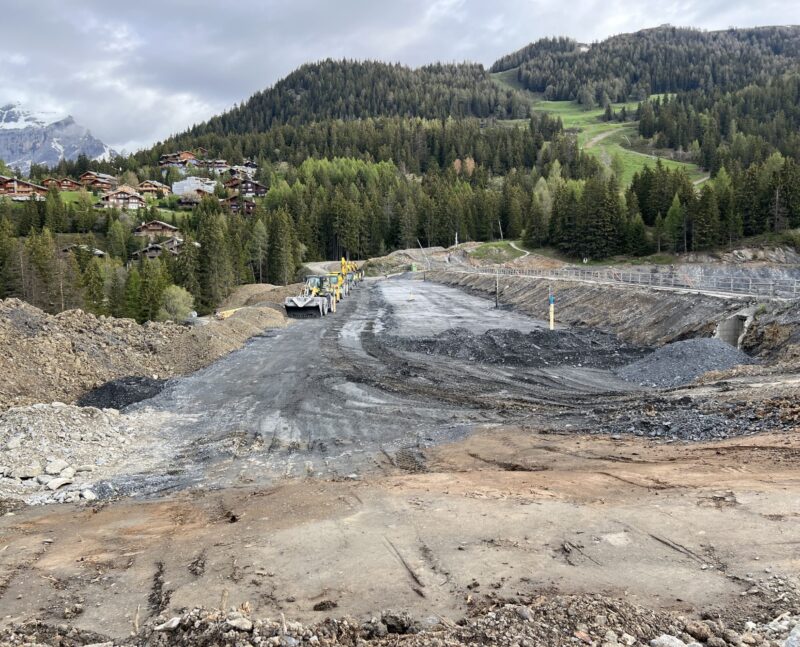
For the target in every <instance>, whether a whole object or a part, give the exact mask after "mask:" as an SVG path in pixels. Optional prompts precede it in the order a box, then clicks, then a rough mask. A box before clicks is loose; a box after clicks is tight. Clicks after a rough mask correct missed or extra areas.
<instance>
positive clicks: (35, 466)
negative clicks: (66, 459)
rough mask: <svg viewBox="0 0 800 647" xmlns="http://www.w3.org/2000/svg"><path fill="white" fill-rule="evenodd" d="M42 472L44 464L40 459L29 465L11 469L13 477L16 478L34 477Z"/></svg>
mask: <svg viewBox="0 0 800 647" xmlns="http://www.w3.org/2000/svg"><path fill="white" fill-rule="evenodd" d="M41 473H42V466H41V465H40V464H39V462H38V461H33V462H32V463H30V464H28V465H21V466H19V467H15V468H14V469H13V470H11V478H15V479H33V478H36V477H37V476H39V474H41Z"/></svg>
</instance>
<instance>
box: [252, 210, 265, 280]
mask: <svg viewBox="0 0 800 647" xmlns="http://www.w3.org/2000/svg"><path fill="white" fill-rule="evenodd" d="M268 244H269V237H268V236H267V226H266V225H265V224H264V221H263V220H262V219H261V218H259V219H258V220H256V221H255V224H254V225H253V231H252V234H251V235H250V262H251V263H252V265H253V275H254V276H255V279H256V280H257V281H258V282H259V283H263V282H264V269H265V265H266V261H267V245H268Z"/></svg>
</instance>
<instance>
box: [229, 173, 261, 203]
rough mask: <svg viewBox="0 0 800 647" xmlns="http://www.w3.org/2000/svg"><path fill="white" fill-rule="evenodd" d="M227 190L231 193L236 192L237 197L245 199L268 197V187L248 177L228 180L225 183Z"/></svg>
mask: <svg viewBox="0 0 800 647" xmlns="http://www.w3.org/2000/svg"><path fill="white" fill-rule="evenodd" d="M225 188H226V189H228V190H230V191H235V192H236V194H237V195H240V196H242V197H243V198H253V197H255V198H263V197H264V196H265V195H267V187H265V186H264V185H263V184H261V183H260V182H256V181H255V180H253V179H252V178H250V177H247V176H240V177H235V178H233V179H230V180H228V181H227V182H226V183H225Z"/></svg>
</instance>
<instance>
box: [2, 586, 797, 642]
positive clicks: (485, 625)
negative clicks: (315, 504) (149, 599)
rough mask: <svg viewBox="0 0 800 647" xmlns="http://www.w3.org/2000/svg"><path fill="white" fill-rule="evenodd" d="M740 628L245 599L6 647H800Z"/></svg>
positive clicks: (779, 634) (41, 630) (660, 618)
mask: <svg viewBox="0 0 800 647" xmlns="http://www.w3.org/2000/svg"><path fill="white" fill-rule="evenodd" d="M739 629H740V631H735V630H734V629H732V628H730V627H729V626H727V625H726V624H725V623H724V622H723V621H721V620H719V619H703V620H695V619H686V618H683V617H680V616H675V615H672V614H669V613H661V612H654V611H651V610H648V609H645V608H643V607H640V606H636V605H633V604H629V603H627V602H624V601H621V600H614V599H609V598H605V597H603V596H599V595H573V596H538V597H536V598H534V599H528V600H524V601H519V600H518V601H515V602H514V603H506V602H503V601H494V602H488V603H487V604H486V605H485V606H482V607H480V608H478V607H474V608H473V611H472V612H471V614H470V616H469V617H467V618H465V619H464V620H462V621H459V622H458V623H457V624H456V623H454V622H452V621H450V620H447V619H444V618H441V617H438V616H434V617H431V618H427V619H425V620H422V621H416V620H413V619H412V618H411V617H410V616H409V615H408V614H406V613H402V612H400V613H398V612H395V611H384V612H383V613H381V614H380V615H379V616H376V617H373V618H371V619H369V620H367V621H359V620H357V619H355V618H350V617H344V618H340V619H338V620H336V619H333V618H328V619H326V620H324V621H323V622H320V623H318V624H316V625H308V626H307V625H303V624H300V623H297V622H288V621H286V620H285V619H284V618H283V616H281V619H280V620H264V619H259V618H255V617H253V615H252V614H251V611H250V607H249V605H248V604H247V603H245V604H244V605H242V607H240V608H238V609H229V610H228V611H225V612H223V611H220V610H209V609H203V608H194V609H187V610H184V611H183V612H182V613H181V614H180V615H175V616H165V615H161V616H156V617H154V618H152V619H151V620H149V621H148V622H147V623H146V624H145V625H144V626H143V627H142V628H141V629H140V630H139V632H138V633H137V634H133V635H131V636H130V637H128V638H126V639H124V640H119V641H115V640H111V639H110V638H108V637H104V636H102V635H101V634H97V633H93V632H88V631H82V630H79V629H76V628H73V627H70V626H68V625H59V626H56V627H53V626H48V625H45V624H42V623H39V622H31V623H28V624H23V625H17V626H14V627H10V628H7V629H5V630H4V631H0V644H3V645H8V646H9V647H18V646H22V645H36V646H37V647H62V646H64V645H82V646H84V647H88V646H89V645H91V646H92V647H101V646H102V647H115V646H119V647H121V646H123V645H141V646H145V645H146V646H147V647H167V646H170V647H172V646H176V645H191V646H193V647H211V646H212V645H213V646H215V647H216V646H217V645H228V646H230V647H252V646H253V645H262V646H274V647H301V646H303V645H315V646H319V647H326V646H337V645H347V646H350V647H352V646H356V645H358V646H364V647H366V646H368V645H373V646H376V647H378V646H389V645H395V646H397V645H399V646H403V647H423V646H425V647H433V646H436V647H457V646H462V645H470V646H475V647H478V646H482V645H486V646H489V645H493V646H494V645H509V646H510V645H514V646H517V647H535V646H538V645H547V646H548V647H550V646H552V647H561V646H564V647H566V646H569V647H576V646H580V645H584V646H587V645H588V646H590V647H644V646H646V645H650V647H706V646H707V647H798V645H799V644H800V642H799V641H800V615H791V614H790V613H784V614H781V615H780V616H778V617H777V618H775V619H774V620H772V621H770V622H767V623H764V624H757V623H754V622H744V623H743V624H742V626H741V627H739Z"/></svg>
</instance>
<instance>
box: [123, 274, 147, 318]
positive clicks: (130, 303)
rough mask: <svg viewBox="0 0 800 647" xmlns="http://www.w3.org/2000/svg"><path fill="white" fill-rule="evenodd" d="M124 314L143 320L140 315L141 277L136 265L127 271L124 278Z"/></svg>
mask: <svg viewBox="0 0 800 647" xmlns="http://www.w3.org/2000/svg"><path fill="white" fill-rule="evenodd" d="M123 312H124V316H125V317H127V318H128V319H135V320H136V321H139V322H143V321H144V318H143V317H142V277H141V275H140V274H139V270H138V269H137V268H136V267H132V268H131V269H130V270H129V271H128V276H127V277H126V279H125V307H124V309H123Z"/></svg>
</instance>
